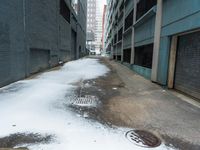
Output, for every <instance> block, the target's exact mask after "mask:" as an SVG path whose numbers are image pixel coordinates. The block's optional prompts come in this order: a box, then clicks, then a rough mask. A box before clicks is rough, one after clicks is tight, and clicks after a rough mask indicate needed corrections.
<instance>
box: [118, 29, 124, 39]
mask: <svg viewBox="0 0 200 150" xmlns="http://www.w3.org/2000/svg"><path fill="white" fill-rule="evenodd" d="M122 31H123V28H121V29H120V30H119V31H118V41H121V40H122Z"/></svg>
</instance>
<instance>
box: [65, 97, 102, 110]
mask: <svg viewBox="0 0 200 150" xmlns="http://www.w3.org/2000/svg"><path fill="white" fill-rule="evenodd" d="M67 99H68V100H69V103H70V104H71V105H75V106H83V107H96V106H97V104H98V101H99V99H98V97H96V96H93V95H85V96H84V97H78V96H70V97H68V98H67Z"/></svg>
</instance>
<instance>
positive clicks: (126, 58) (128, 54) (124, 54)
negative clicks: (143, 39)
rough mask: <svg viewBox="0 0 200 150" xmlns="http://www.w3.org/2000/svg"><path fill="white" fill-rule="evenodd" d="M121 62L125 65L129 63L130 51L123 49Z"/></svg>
mask: <svg viewBox="0 0 200 150" xmlns="http://www.w3.org/2000/svg"><path fill="white" fill-rule="evenodd" d="M123 61H124V62H126V63H129V64H130V63H131V49H130V48H129V49H124V53H123Z"/></svg>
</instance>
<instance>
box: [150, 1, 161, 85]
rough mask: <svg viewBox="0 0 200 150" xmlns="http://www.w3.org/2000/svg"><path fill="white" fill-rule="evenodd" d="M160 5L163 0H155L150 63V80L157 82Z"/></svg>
mask: <svg viewBox="0 0 200 150" xmlns="http://www.w3.org/2000/svg"><path fill="white" fill-rule="evenodd" d="M162 6H163V0H157V13H156V23H155V35H154V48H153V63H152V74H151V80H152V81H154V82H157V72H158V62H159V51H160V38H161V27H162Z"/></svg>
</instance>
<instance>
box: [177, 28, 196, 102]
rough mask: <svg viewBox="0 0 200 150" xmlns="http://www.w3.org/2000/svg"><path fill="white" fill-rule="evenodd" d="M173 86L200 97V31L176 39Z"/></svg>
mask: <svg viewBox="0 0 200 150" xmlns="http://www.w3.org/2000/svg"><path fill="white" fill-rule="evenodd" d="M174 88H175V89H177V90H179V91H182V92H184V93H186V94H189V95H191V96H193V97H195V98H197V99H200V31H199V32H194V33H190V34H186V35H183V36H180V37H179V39H178V48H177V58H176V70H175V82H174Z"/></svg>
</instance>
